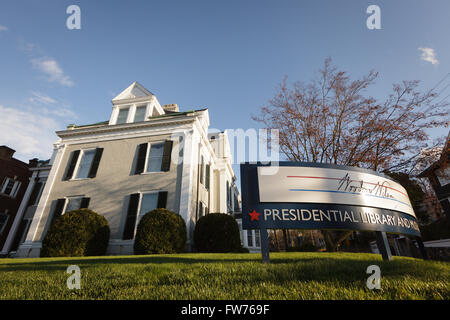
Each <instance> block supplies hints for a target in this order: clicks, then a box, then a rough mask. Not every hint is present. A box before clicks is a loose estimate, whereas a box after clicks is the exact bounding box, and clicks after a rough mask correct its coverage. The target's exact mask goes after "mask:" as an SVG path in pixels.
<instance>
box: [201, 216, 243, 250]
mask: <svg viewBox="0 0 450 320" xmlns="http://www.w3.org/2000/svg"><path fill="white" fill-rule="evenodd" d="M239 233H240V231H239V227H238V224H237V222H236V220H235V219H234V218H233V217H232V216H230V215H228V214H223V213H210V214H207V215H206V216H203V217H201V218H200V219H199V220H198V221H197V224H196V225H195V230H194V242H195V247H196V249H197V251H199V252H245V250H243V248H242V245H241V239H240V236H239Z"/></svg>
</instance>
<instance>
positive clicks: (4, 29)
mask: <svg viewBox="0 0 450 320" xmlns="http://www.w3.org/2000/svg"><path fill="white" fill-rule="evenodd" d="M7 30H8V27H5V26H1V25H0V31H7Z"/></svg>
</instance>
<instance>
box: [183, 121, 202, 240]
mask: <svg viewBox="0 0 450 320" xmlns="http://www.w3.org/2000/svg"><path fill="white" fill-rule="evenodd" d="M197 145H198V138H196V137H195V136H194V132H193V131H192V130H191V131H187V132H185V135H184V139H183V159H181V161H182V166H183V171H182V177H181V191H180V192H181V195H180V212H179V214H180V215H181V217H183V219H184V221H185V222H186V231H187V235H188V238H187V245H188V247H192V245H193V243H192V239H191V234H192V230H191V228H192V225H191V218H192V216H191V211H192V208H191V204H192V187H193V179H194V178H195V177H194V170H193V168H194V165H195V160H196V159H195V155H196V152H197Z"/></svg>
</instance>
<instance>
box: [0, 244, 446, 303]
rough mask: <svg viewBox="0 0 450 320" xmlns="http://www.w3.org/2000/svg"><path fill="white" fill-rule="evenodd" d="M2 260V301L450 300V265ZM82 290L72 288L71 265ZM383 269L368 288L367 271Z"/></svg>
mask: <svg viewBox="0 0 450 320" xmlns="http://www.w3.org/2000/svg"><path fill="white" fill-rule="evenodd" d="M260 259H261V255H259V254H194V253H193V254H173V255H152V256H121V257H117V256H113V257H84V258H42V259H0V299H449V298H450V288H449V283H450V281H449V280H450V263H448V262H437V261H422V260H417V259H412V258H400V257H395V258H394V261H391V262H383V261H382V260H381V257H380V256H379V255H374V254H352V253H271V263H270V264H262V263H261V262H260V261H261V260H260ZM73 264H75V265H78V266H79V267H80V268H81V289H80V290H69V289H67V287H66V281H67V278H68V277H69V274H67V273H66V269H67V267H68V266H69V265H73ZM372 264H376V265H378V266H380V268H381V276H382V278H381V289H380V290H369V289H368V288H367V287H366V280H367V277H368V276H369V275H368V274H366V269H367V267H368V266H369V265H372Z"/></svg>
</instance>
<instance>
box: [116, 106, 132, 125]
mask: <svg viewBox="0 0 450 320" xmlns="http://www.w3.org/2000/svg"><path fill="white" fill-rule="evenodd" d="M129 112H130V107H126V108H120V109H119V114H118V115H117V121H116V124H121V123H127V119H128V113H129Z"/></svg>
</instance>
